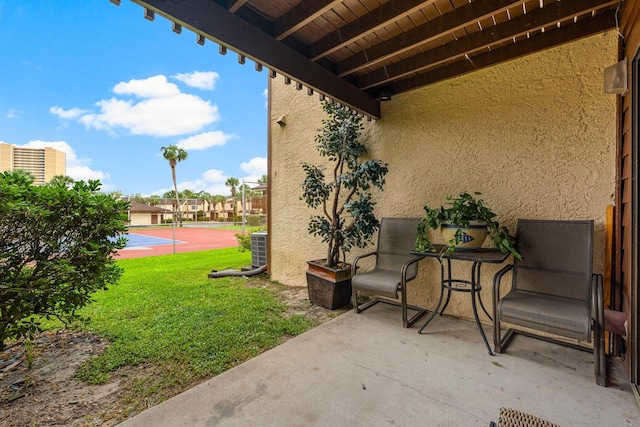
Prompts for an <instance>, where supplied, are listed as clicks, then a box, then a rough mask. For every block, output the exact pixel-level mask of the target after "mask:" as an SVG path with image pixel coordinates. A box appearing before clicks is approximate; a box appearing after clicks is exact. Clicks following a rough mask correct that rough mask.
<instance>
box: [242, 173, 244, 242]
mask: <svg viewBox="0 0 640 427" xmlns="http://www.w3.org/2000/svg"><path fill="white" fill-rule="evenodd" d="M244 194H245V189H244V179H243V180H242V234H244V210H245V209H244V203H245V202H244Z"/></svg>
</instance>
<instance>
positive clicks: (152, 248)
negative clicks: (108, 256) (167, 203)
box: [115, 227, 240, 259]
mask: <svg viewBox="0 0 640 427" xmlns="http://www.w3.org/2000/svg"><path fill="white" fill-rule="evenodd" d="M239 233H240V232H239V231H234V230H218V229H212V228H191V227H176V228H175V229H174V228H148V229H147V228H131V229H129V234H128V235H127V236H126V237H127V246H126V247H125V248H124V249H121V250H120V251H119V252H118V254H117V255H116V256H115V259H127V258H141V257H147V256H155V255H166V254H172V253H184V252H196V251H205V250H208V249H220V248H232V247H236V246H238V241H237V240H236V238H235V235H236V234H239ZM174 240H175V243H174Z"/></svg>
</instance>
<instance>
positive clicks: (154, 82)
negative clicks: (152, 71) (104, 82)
mask: <svg viewBox="0 0 640 427" xmlns="http://www.w3.org/2000/svg"><path fill="white" fill-rule="evenodd" d="M113 92H114V93H116V94H118V95H135V96H137V97H138V98H163V97H171V96H175V95H178V94H180V89H178V86H176V85H175V84H173V83H169V82H168V81H167V78H166V77H165V76H163V75H158V76H153V77H149V78H148V79H142V80H136V79H133V80H129V81H128V82H120V83H118V84H117V85H115V86H114V87H113Z"/></svg>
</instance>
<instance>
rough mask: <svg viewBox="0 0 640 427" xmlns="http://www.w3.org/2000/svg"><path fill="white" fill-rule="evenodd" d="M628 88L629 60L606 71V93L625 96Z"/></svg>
mask: <svg viewBox="0 0 640 427" xmlns="http://www.w3.org/2000/svg"><path fill="white" fill-rule="evenodd" d="M628 90H629V89H628V86H627V58H624V59H623V60H622V61H620V62H618V63H617V64H613V65H612V66H610V67H607V68H605V69H604V93H614V94H616V95H623V96H624V95H625V94H626V93H627V91H628Z"/></svg>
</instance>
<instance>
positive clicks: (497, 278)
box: [493, 264, 513, 310]
mask: <svg viewBox="0 0 640 427" xmlns="http://www.w3.org/2000/svg"><path fill="white" fill-rule="evenodd" d="M511 270H513V264H509V265H505V266H504V267H503V268H502V269H500V271H498V272H497V273H496V274H495V275H494V276H493V307H494V310H495V309H496V307H497V305H498V301H499V300H500V284H501V281H502V276H504V275H505V274H507V273H508V272H509V271H511Z"/></svg>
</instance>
